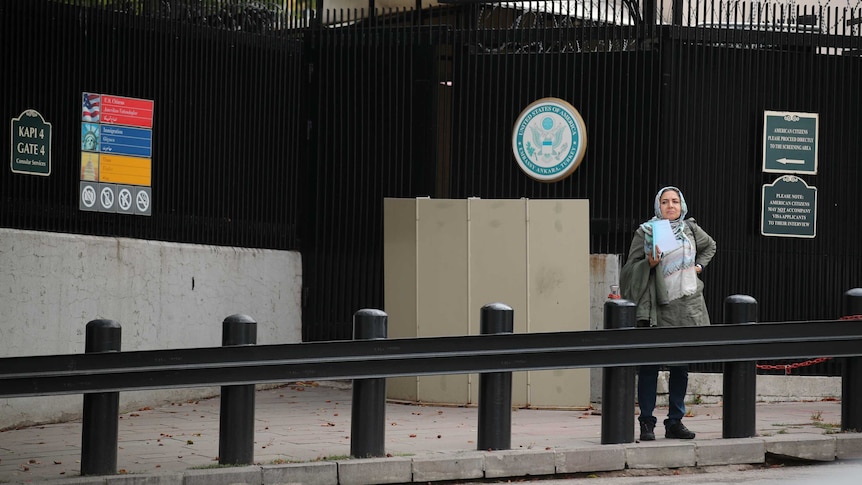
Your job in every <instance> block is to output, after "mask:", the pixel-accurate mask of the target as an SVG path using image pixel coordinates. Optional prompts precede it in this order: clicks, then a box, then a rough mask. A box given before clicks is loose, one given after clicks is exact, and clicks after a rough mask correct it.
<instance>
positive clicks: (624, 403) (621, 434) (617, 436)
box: [602, 299, 637, 445]
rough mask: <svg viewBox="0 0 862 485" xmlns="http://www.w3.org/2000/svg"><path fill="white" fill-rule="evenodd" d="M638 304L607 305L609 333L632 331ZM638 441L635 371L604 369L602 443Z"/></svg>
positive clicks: (615, 301)
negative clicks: (627, 329)
mask: <svg viewBox="0 0 862 485" xmlns="http://www.w3.org/2000/svg"><path fill="white" fill-rule="evenodd" d="M636 316H637V305H636V304H635V303H634V302H631V301H628V300H621V299H610V300H608V301H606V302H605V309H604V326H605V329H606V330H610V329H618V328H619V329H623V328H633V327H634V326H635V325H636V323H637V322H636V320H637V318H636ZM634 440H635V368H634V367H631V366H627V367H605V368H604V369H603V370H602V444H603V445H610V444H616V443H633V442H634Z"/></svg>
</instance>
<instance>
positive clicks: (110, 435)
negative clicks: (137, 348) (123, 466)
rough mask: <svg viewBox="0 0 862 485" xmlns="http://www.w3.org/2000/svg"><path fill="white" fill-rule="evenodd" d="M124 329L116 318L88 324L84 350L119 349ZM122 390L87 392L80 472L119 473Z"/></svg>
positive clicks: (102, 350)
mask: <svg viewBox="0 0 862 485" xmlns="http://www.w3.org/2000/svg"><path fill="white" fill-rule="evenodd" d="M121 336H122V329H121V328H120V324H119V323H117V322H115V321H113V320H93V321H91V322H89V323H87V328H86V334H85V337H84V352H86V353H90V352H119V351H120V343H121ZM119 413H120V393H119V392H96V393H90V394H84V414H83V419H82V423H81V428H82V436H81V475H114V474H116V473H117V445H118V436H119V435H118V432H119V419H120V417H119Z"/></svg>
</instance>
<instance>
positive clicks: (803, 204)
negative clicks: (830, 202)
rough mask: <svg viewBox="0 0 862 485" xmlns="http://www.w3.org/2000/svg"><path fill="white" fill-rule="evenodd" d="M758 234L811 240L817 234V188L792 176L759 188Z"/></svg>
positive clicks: (785, 176)
mask: <svg viewBox="0 0 862 485" xmlns="http://www.w3.org/2000/svg"><path fill="white" fill-rule="evenodd" d="M760 232H761V234H763V235H764V236H783V237H801V238H813V237H815V236H816V234H817V187H809V186H808V184H806V183H805V181H804V180H802V179H801V178H799V177H797V176H795V175H784V176H783V177H780V178H778V179H776V180H775V182H773V183H772V184H766V185H764V186H763V214H762V218H761V231H760Z"/></svg>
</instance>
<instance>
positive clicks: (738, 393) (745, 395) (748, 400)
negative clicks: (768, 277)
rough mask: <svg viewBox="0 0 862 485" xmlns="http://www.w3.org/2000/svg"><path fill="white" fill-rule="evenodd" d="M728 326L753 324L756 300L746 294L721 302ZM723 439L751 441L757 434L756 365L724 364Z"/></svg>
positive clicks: (747, 363)
mask: <svg viewBox="0 0 862 485" xmlns="http://www.w3.org/2000/svg"><path fill="white" fill-rule="evenodd" d="M724 316H725V319H726V321H727V323H756V322H757V300H755V299H754V298H752V297H750V296H747V295H731V296H728V297H727V298H725V299H724ZM723 387H724V396H723V400H724V406H723V407H722V412H723V418H722V423H721V436H722V438H751V437H753V436H754V435H755V434H756V431H755V428H756V423H755V418H756V412H755V404H756V402H757V362H725V363H724V386H723Z"/></svg>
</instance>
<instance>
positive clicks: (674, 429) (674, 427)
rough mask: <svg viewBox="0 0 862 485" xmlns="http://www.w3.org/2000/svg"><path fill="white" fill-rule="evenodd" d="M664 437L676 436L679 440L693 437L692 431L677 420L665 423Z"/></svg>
mask: <svg viewBox="0 0 862 485" xmlns="http://www.w3.org/2000/svg"><path fill="white" fill-rule="evenodd" d="M664 437H665V438H676V439H680V440H691V439H694V433H692V432H691V431H689V429H688V428H686V427H685V425H684V424H682V422H680V421H677V422H675V423H672V424H668V425H665V428H664Z"/></svg>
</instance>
